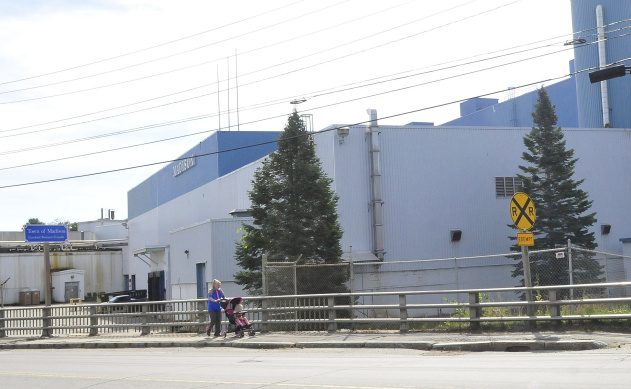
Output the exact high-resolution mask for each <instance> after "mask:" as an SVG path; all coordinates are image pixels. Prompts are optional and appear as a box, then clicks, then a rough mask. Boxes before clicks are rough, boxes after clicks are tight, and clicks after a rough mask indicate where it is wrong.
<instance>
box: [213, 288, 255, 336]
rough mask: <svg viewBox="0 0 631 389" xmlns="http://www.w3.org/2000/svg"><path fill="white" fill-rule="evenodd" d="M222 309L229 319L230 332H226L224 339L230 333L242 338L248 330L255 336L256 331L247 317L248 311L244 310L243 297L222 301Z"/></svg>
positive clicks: (249, 333)
mask: <svg viewBox="0 0 631 389" xmlns="http://www.w3.org/2000/svg"><path fill="white" fill-rule="evenodd" d="M221 307H222V308H223V310H224V312H225V313H226V317H227V318H228V330H227V331H226V332H224V334H223V336H224V337H225V336H226V335H227V333H228V332H234V333H235V335H236V336H238V337H240V338H242V337H243V336H244V335H245V331H246V330H247V331H248V335H250V336H252V335H254V334H255V331H254V330H253V329H252V324H251V323H250V321H249V320H248V319H247V317H245V314H246V311H244V310H243V298H242V297H235V298H232V299H230V300H228V299H226V300H222V302H221Z"/></svg>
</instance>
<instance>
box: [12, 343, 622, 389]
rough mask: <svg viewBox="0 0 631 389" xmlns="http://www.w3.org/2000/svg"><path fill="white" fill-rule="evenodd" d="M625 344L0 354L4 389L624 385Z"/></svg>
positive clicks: (209, 349)
mask: <svg viewBox="0 0 631 389" xmlns="http://www.w3.org/2000/svg"><path fill="white" fill-rule="evenodd" d="M630 371H631V347H629V346H623V347H620V348H616V349H602V350H593V351H577V352H529V353H498V352H484V353H463V352H457V353H456V352H437V351H420V350H403V349H398V350H394V349H385V350H376V349H315V350H304V349H303V350H301V349H283V350H244V349H234V348H204V349H192V348H185V349H184V348H170V349H157V348H153V349H120V350H119V349H117V350H5V351H0V387H2V388H35V387H37V388H43V387H45V388H47V389H56V388H64V389H66V388H89V387H98V388H152V389H158V388H340V389H372V388H463V387H466V388H502V389H506V388H511V389H517V388H555V389H558V388H628V387H629V380H630V377H631V373H629V372H630Z"/></svg>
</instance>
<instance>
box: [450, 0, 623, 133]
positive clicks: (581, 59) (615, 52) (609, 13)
mask: <svg viewBox="0 0 631 389" xmlns="http://www.w3.org/2000/svg"><path fill="white" fill-rule="evenodd" d="M571 5H572V29H573V30H574V37H573V39H570V40H568V42H567V44H568V45H574V60H572V61H570V69H569V73H570V74H572V76H571V77H570V78H568V79H565V80H563V81H560V82H557V83H554V84H551V85H546V89H547V91H548V95H549V96H550V100H551V101H552V103H553V104H554V106H555V107H556V114H557V116H558V119H559V121H558V125H559V126H560V127H562V128H601V127H614V128H631V111H629V109H628V105H629V101H631V77H622V78H617V79H615V80H611V81H605V82H601V83H598V84H591V83H590V81H589V77H588V72H587V71H585V70H586V69H596V68H603V67H606V66H607V65H612V64H617V65H621V64H624V63H625V61H629V60H631V43H630V41H629V36H628V31H627V30H628V20H629V18H631V2H628V1H618V0H572V1H571ZM583 40H584V41H583ZM581 42H583V43H587V44H583V43H581ZM590 43H591V44H590ZM627 63H628V62H627ZM577 71H580V73H578V74H576V75H574V74H573V73H574V72H577ZM536 99H537V93H536V92H530V93H526V94H524V95H521V96H518V97H515V98H509V99H508V100H506V101H504V102H501V103H500V102H499V100H498V99H489V98H477V99H473V100H470V101H467V102H464V103H462V104H461V105H460V118H457V119H454V120H451V121H448V122H446V123H444V124H442V125H443V126H493V127H531V126H532V117H531V116H530V113H531V112H532V110H533V106H534V104H535V101H536Z"/></svg>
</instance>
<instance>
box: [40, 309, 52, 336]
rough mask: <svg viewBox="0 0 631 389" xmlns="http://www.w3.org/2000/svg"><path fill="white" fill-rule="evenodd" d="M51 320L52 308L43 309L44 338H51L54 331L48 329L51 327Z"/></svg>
mask: <svg viewBox="0 0 631 389" xmlns="http://www.w3.org/2000/svg"><path fill="white" fill-rule="evenodd" d="M51 322H52V321H51V319H50V307H49V306H46V307H43V308H42V327H44V329H42V337H43V338H49V337H50V336H51V335H52V331H51V330H50V329H49V328H48V327H50V325H51Z"/></svg>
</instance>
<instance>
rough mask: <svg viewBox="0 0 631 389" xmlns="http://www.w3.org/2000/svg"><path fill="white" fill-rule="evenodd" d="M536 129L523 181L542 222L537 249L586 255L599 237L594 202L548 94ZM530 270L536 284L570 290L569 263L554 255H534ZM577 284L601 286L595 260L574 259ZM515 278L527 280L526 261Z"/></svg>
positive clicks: (541, 100)
mask: <svg viewBox="0 0 631 389" xmlns="http://www.w3.org/2000/svg"><path fill="white" fill-rule="evenodd" d="M532 117H533V122H534V127H533V128H532V130H531V131H530V133H529V134H528V135H526V136H525V137H524V145H525V146H526V148H527V151H525V152H524V153H523V155H522V159H523V160H524V161H525V162H526V164H525V165H523V166H519V169H520V170H521V171H522V173H523V174H521V175H518V176H519V178H520V179H521V180H522V183H523V191H524V192H525V193H527V194H528V195H529V196H530V197H531V198H532V200H533V202H534V203H535V205H536V208H537V221H536V223H535V225H534V227H533V229H532V232H533V233H534V234H535V247H536V248H537V249H549V248H555V247H559V246H566V245H567V240H568V239H570V240H571V241H572V244H574V245H577V246H579V247H582V248H584V249H594V248H595V247H596V244H595V242H594V233H593V232H589V227H591V226H592V225H593V224H594V223H595V222H596V214H595V213H593V212H589V210H590V208H591V205H592V202H591V201H590V200H589V197H588V195H587V193H586V192H585V191H584V190H582V189H581V188H580V186H581V184H582V183H583V180H575V179H574V178H573V176H574V168H575V166H576V162H577V161H578V159H576V158H574V150H572V149H568V148H567V147H566V144H565V139H564V137H563V132H562V130H561V129H560V128H559V127H557V125H556V124H557V116H556V114H555V111H554V106H553V105H552V103H551V102H550V98H549V97H548V94H547V92H546V91H545V89H544V88H541V89H539V96H538V99H537V103H536V105H535V110H534V112H533V113H532ZM530 263H531V265H530V267H531V273H532V279H533V284H539V285H560V284H569V269H568V267H569V265H568V262H567V260H565V261H564V260H555V259H551V258H550V256H549V254H548V255H531V257H530ZM572 263H573V269H574V271H573V275H574V283H582V282H595V281H598V280H599V278H600V276H601V274H602V270H601V267H600V265H599V264H598V263H597V262H596V261H595V260H594V259H593V257H592V256H591V255H588V254H584V253H576V252H575V253H574V256H573V261H572ZM513 277H523V269H522V264H521V261H520V262H519V263H518V264H517V265H516V268H515V270H514V271H513Z"/></svg>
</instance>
